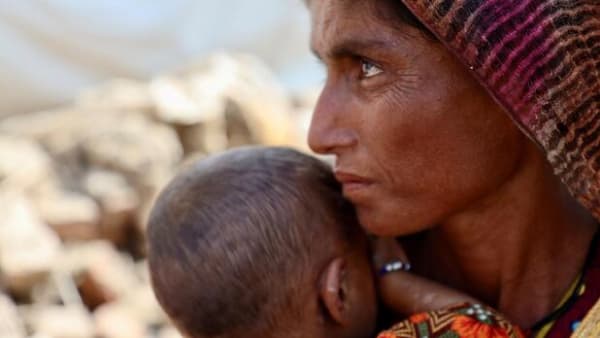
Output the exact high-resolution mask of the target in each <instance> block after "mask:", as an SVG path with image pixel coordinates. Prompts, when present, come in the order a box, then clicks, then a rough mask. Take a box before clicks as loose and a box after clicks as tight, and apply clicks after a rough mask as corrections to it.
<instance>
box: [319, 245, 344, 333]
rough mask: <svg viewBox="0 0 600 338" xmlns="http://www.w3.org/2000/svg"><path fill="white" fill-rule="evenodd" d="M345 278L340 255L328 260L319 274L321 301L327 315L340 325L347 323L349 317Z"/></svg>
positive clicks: (342, 259)
mask: <svg viewBox="0 0 600 338" xmlns="http://www.w3.org/2000/svg"><path fill="white" fill-rule="evenodd" d="M347 278H348V276H347V270H346V261H345V259H344V258H341V257H337V258H335V259H333V260H332V261H331V262H329V264H328V265H327V267H326V268H325V270H324V271H323V274H322V275H321V285H320V290H319V296H320V298H321V302H322V303H323V305H324V308H325V311H326V312H327V314H328V315H329V317H331V318H332V319H333V320H334V321H335V322H336V323H338V324H340V325H347V324H348V321H349V319H350V318H349V311H348V310H349V308H348V306H349V304H348V297H347V296H348V281H347Z"/></svg>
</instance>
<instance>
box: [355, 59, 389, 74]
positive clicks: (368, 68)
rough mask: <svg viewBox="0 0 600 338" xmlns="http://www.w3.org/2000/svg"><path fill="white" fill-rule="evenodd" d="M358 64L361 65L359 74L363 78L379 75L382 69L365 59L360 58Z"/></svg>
mask: <svg viewBox="0 0 600 338" xmlns="http://www.w3.org/2000/svg"><path fill="white" fill-rule="evenodd" d="M360 65H361V72H362V74H361V75H362V77H363V78H370V77H373V76H376V75H379V74H381V73H382V72H383V70H381V68H379V67H377V66H376V65H375V64H374V63H372V62H370V61H367V60H361V61H360Z"/></svg>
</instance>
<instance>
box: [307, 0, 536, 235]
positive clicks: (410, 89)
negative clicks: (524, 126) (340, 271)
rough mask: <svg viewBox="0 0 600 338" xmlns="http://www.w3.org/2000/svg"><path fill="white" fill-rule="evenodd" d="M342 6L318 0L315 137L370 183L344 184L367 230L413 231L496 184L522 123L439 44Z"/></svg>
mask: <svg viewBox="0 0 600 338" xmlns="http://www.w3.org/2000/svg"><path fill="white" fill-rule="evenodd" d="M344 3H345V2H343V1H313V2H312V4H311V13H312V18H313V31H312V48H313V50H314V51H315V53H316V54H317V55H318V56H319V58H320V59H321V60H322V61H323V63H324V64H325V66H326V68H327V82H326V84H325V87H324V89H323V92H322V94H321V97H320V99H319V101H318V105H317V107H316V110H315V112H314V116H313V120H312V125H311V128H310V134H309V139H308V142H309V145H310V147H311V148H312V149H313V150H314V151H315V152H317V153H322V154H335V155H336V156H337V165H336V170H338V171H341V172H346V173H351V174H354V175H358V176H361V177H363V178H366V179H367V180H368V183H369V184H368V186H364V187H358V188H357V189H352V187H350V188H347V187H345V188H347V189H345V193H346V196H347V197H348V198H349V199H350V200H351V201H352V202H353V203H354V204H355V205H356V207H357V210H358V214H359V217H360V220H361V223H362V224H363V226H364V227H365V228H366V229H367V230H368V231H370V232H372V233H375V234H378V235H394V236H398V235H406V234H411V233H415V232H417V231H421V230H424V229H427V228H429V227H431V226H433V225H435V224H437V223H440V222H442V221H443V220H445V219H447V218H448V217H450V216H452V215H453V214H455V213H458V212H460V211H461V210H463V209H465V208H468V207H471V206H472V205H473V204H474V203H477V202H479V201H480V200H481V199H482V198H484V197H485V196H486V195H487V194H489V193H490V192H491V191H494V190H495V189H497V188H498V186H500V185H501V184H502V183H503V182H504V181H505V180H507V178H508V177H509V176H510V175H511V173H512V172H513V171H514V170H515V167H516V165H517V163H518V161H519V158H520V156H521V154H522V151H521V150H522V149H523V143H524V142H526V140H525V137H524V136H523V135H522V134H521V133H520V131H519V130H518V128H517V127H515V126H514V124H513V123H512V121H510V119H509V118H508V117H507V115H506V114H505V113H504V112H503V111H502V109H501V108H500V107H499V106H498V105H497V104H496V103H495V102H494V101H493V100H492V98H491V97H490V96H489V95H488V94H487V92H486V91H485V90H484V89H483V88H482V87H481V86H479V85H478V84H477V82H476V81H475V80H474V79H473V78H472V77H471V75H470V74H469V73H468V72H467V70H466V69H465V68H464V67H463V66H462V65H461V64H459V63H458V62H457V61H456V60H455V59H454V58H453V57H452V56H451V55H450V54H449V53H448V52H447V51H446V50H445V49H444V46H443V45H442V44H440V43H438V42H435V41H432V40H431V39H429V38H428V37H426V36H424V35H423V34H421V33H420V32H418V31H417V30H416V29H414V28H412V27H409V26H404V27H400V28H398V27H390V25H387V24H385V23H382V20H381V19H380V18H379V17H377V16H376V15H375V13H374V12H373V10H372V9H371V8H369V5H366V4H367V3H368V2H366V1H365V2H356V4H354V5H348V4H344Z"/></svg>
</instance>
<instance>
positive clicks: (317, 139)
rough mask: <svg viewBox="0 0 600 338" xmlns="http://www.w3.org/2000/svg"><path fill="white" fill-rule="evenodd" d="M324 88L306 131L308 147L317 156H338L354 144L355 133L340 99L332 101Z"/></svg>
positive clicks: (330, 95)
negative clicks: (341, 151) (342, 150)
mask: <svg viewBox="0 0 600 338" xmlns="http://www.w3.org/2000/svg"><path fill="white" fill-rule="evenodd" d="M333 96H334V95H333V93H331V91H330V90H329V89H328V88H327V86H326V87H325V89H323V92H322V93H321V96H320V97H319V100H318V102H317V105H316V107H315V110H314V112H313V116H312V120H311V123H310V129H309V131H308V146H309V147H310V149H312V150H313V151H314V152H315V153H318V154H336V155H337V154H338V153H339V151H340V150H341V149H343V148H347V147H350V146H352V145H353V144H354V143H355V142H356V139H357V138H356V133H355V131H354V130H353V128H352V126H351V125H350V123H349V119H348V118H349V115H350V114H346V113H345V110H346V109H347V108H348V107H345V104H344V101H343V99H342V98H337V99H334V97H333Z"/></svg>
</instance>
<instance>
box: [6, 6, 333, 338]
mask: <svg viewBox="0 0 600 338" xmlns="http://www.w3.org/2000/svg"><path fill="white" fill-rule="evenodd" d="M308 40H309V18H308V13H307V11H306V9H305V8H304V5H303V3H302V1H301V0H260V1H248V0H219V1H208V0H169V1H165V0H159V1H141V0H102V1H99V0H87V1H78V0H51V1H40V0H19V1H12V0H0V41H1V43H0V215H2V217H1V218H0V338H26V337H36V338H92V337H94V338H99V337H106V338H146V337H148V338H150V337H157V338H176V337H180V336H179V335H178V333H177V332H176V331H175V330H174V329H173V328H172V327H171V326H170V325H169V323H168V320H167V318H166V317H165V315H164V314H163V313H162V311H161V310H160V308H159V306H158V304H157V303H156V300H155V299H154V296H153V294H152V290H151V288H150V285H149V281H148V273H147V267H146V262H145V255H146V249H145V241H144V228H145V223H146V218H147V214H148V211H149V208H150V207H151V205H152V203H153V200H154V198H155V197H156V194H157V192H158V191H159V190H160V189H161V187H162V186H163V185H164V184H165V183H166V182H167V181H168V180H169V179H170V178H171V177H172V176H173V175H174V174H175V173H176V172H177V170H178V168H180V167H181V166H182V165H185V163H188V162H190V161H194V160H197V159H200V158H202V157H203V156H206V155H207V154H210V153H214V152H218V151H222V150H225V149H228V148H230V147H235V146H239V145H244V144H265V145H290V146H294V147H297V148H300V149H306V146H305V138H306V131H307V127H308V123H309V119H310V112H311V111H312V108H313V106H314V103H315V101H316V98H317V95H318V91H319V87H320V85H321V81H322V79H323V77H324V75H323V72H322V69H321V67H320V66H319V65H318V63H317V61H316V60H315V59H314V58H313V57H312V56H311V55H310V52H309V48H308V44H309V42H308Z"/></svg>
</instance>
